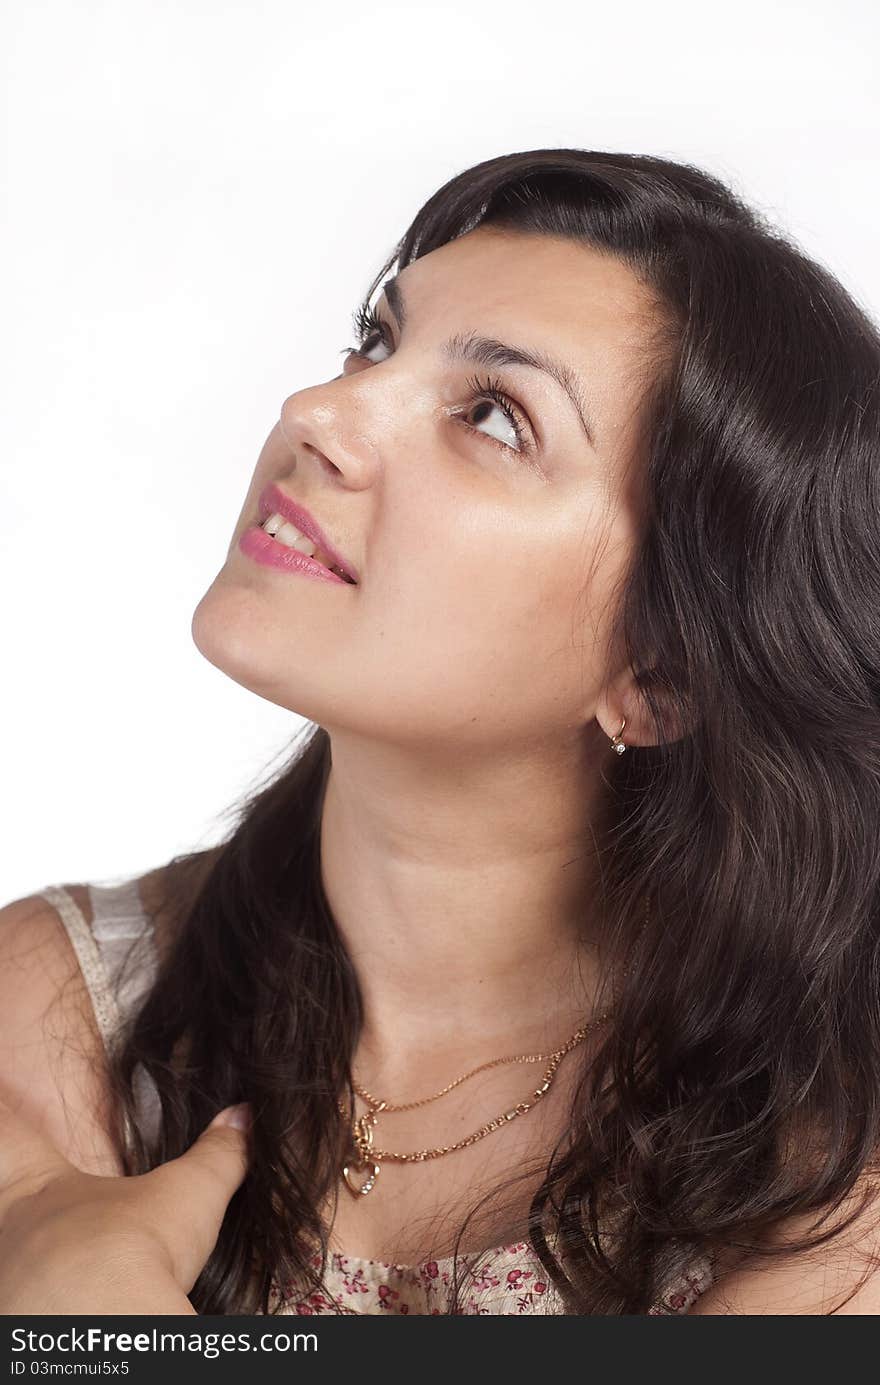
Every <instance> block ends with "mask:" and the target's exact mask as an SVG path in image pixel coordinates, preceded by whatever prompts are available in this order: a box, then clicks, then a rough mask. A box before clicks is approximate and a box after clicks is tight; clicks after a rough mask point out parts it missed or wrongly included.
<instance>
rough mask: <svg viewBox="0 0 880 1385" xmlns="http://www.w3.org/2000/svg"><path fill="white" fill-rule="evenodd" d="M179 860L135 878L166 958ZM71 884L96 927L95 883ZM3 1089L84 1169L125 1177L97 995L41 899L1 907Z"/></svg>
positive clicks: (173, 929) (174, 921) (173, 928)
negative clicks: (112, 1129)
mask: <svg viewBox="0 0 880 1385" xmlns="http://www.w3.org/2000/svg"><path fill="white" fill-rule="evenodd" d="M212 854H213V853H212V852H205V853H202V854H201V856H200V857H196V858H194V859H193V862H192V867H191V868H192V869H193V870H201V869H203V868H204V865H205V864H207V863H209V861H210V859H211V857H212ZM171 864H173V863H169V864H168V865H161V866H158V867H156V868H155V869H153V870H150V871H147V872H146V873H145V874H143V875H140V876H138V877H136V885H137V890H138V894H139V897H140V901H141V905H142V907H143V909H144V912H145V913H146V915H147V916H148V917H149V919H150V921H151V923H152V925H153V933H154V937H155V941H156V949H157V952H158V954H159V957H160V960H161V959H163V958H164V957H165V956H166V955H167V952H168V951H169V949H170V948H171V947H172V945H173V943H174V940H175V937H176V934H177V931H178V923H179V917H178V915H179V912H180V911H179V908H177V907H176V906H177V905H178V903H179V889H178V885H179V883H180V881H179V880H178V877H177V876H176V875H175V874H174V872H173V871H172V870H171V869H170V866H171ZM181 878H182V877H181ZM190 878H191V879H192V877H190ZM64 888H65V890H66V891H67V892H68V894H70V895H71V896H72V898H73V899H74V900H75V902H76V904H77V905H78V906H79V909H80V910H81V912H82V914H83V915H84V917H85V919H86V922H87V923H88V924H91V922H92V904H91V895H90V892H89V888H88V885H86V884H65V886H64ZM0 1090H2V1092H3V1096H4V1098H5V1099H6V1100H7V1101H8V1102H9V1103H10V1105H12V1106H13V1108H14V1109H16V1110H19V1111H20V1112H21V1114H22V1115H24V1116H25V1117H26V1118H27V1119H29V1120H31V1121H32V1122H33V1123H34V1124H36V1125H37V1126H38V1127H39V1128H41V1129H42V1130H43V1131H44V1132H45V1134H47V1135H48V1136H49V1138H50V1139H51V1140H52V1141H53V1143H54V1144H55V1145H56V1146H57V1147H58V1148H59V1149H60V1150H61V1152H62V1153H63V1154H64V1155H65V1156H66V1158H68V1159H69V1160H70V1161H71V1163H72V1164H74V1165H75V1166H76V1167H77V1168H79V1169H81V1170H82V1171H83V1172H85V1173H97V1174H119V1173H122V1166H121V1161H120V1159H119V1155H118V1152H117V1150H116V1148H115V1145H114V1142H113V1140H112V1138H111V1136H110V1134H109V1128H110V1121H109V1113H110V1110H111V1096H110V1087H109V1082H108V1079H107V1072H106V1053H105V1049H104V1042H103V1039H102V1037H101V1033H100V1030H99V1029H98V1025H97V1022H96V1020H95V1015H94V1011H93V1009H92V1001H91V997H90V995H89V991H88V987H87V985H86V981H85V977H84V976H83V974H82V970H81V968H80V964H79V960H78V958H77V955H76V953H75V951H74V948H73V945H72V943H71V941H70V938H69V936H68V933H67V929H66V928H65V926H64V923H63V921H62V920H61V918H60V916H59V914H58V912H57V911H56V910H55V909H54V908H53V906H52V905H51V904H50V903H49V901H48V900H47V899H46V898H44V896H42V895H40V894H33V895H27V896H25V897H23V898H21V899H15V900H13V901H12V902H11V903H9V904H6V905H5V906H3V907H0Z"/></svg>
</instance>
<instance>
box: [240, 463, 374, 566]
mask: <svg viewBox="0 0 880 1385" xmlns="http://www.w3.org/2000/svg"><path fill="white" fill-rule="evenodd" d="M259 514H260V520H261V521H262V520H264V519H266V517H267V516H268V515H271V514H279V515H283V516H284V518H285V519H286V520H288V521H289V523H291V524H292V525H293V526H294V528H296V529H298V530H299V532H300V533H301V534H305V535H306V536H307V537H308V538H310V539H311V540H312V542H313V543H314V544H315V545H316V547H318V548H320V549H321V550H323V553H322V556H324V557H327V558H329V559H330V563H331V564H332V565H333V566H335V567H338V568H341V569H342V571H343V572H344V573H345V574H346V575H347V576H348V577H350V578H351V579H352V582H357V581H358V574H357V572H356V571H355V569H354V568H353V567H352V565H351V563H350V562H349V561H348V559H347V558H346V557H344V555H343V554H342V553H340V552H339V549H338V548H336V547H335V546H334V545H333V544H332V543H331V542H330V540H329V539H328V538H327V535H326V534H325V533H324V531H323V529H322V528H321V526H320V525H319V524H318V522H317V520H315V519H313V518H312V516H311V515H310V514H309V512H308V510H306V509H304V508H303V506H302V505H298V504H297V503H296V501H295V500H291V498H290V496H288V495H285V494H284V492H283V491H282V490H281V489H280V488H279V487H278V486H276V485H275V483H274V481H272V482H270V483H269V485H267V486H265V487H264V488H263V490H262V492H261V494H260V499H259ZM261 532H263V531H262V530H261ZM266 537H267V538H268V537H269V536H268V535H266ZM273 542H274V540H273ZM281 546H282V547H283V545H281ZM287 551H288V552H289V553H295V552H296V549H288V550H287ZM307 561H309V562H315V559H307ZM316 566H318V567H320V568H322V570H323V571H327V570H328V569H326V568H324V566H323V564H322V563H316ZM341 580H343V579H341V578H337V581H341Z"/></svg>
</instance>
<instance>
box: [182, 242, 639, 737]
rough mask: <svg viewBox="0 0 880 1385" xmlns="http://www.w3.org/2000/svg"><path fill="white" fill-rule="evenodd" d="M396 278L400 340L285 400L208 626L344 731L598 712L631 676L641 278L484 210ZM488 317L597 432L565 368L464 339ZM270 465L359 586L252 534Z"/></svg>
mask: <svg viewBox="0 0 880 1385" xmlns="http://www.w3.org/2000/svg"><path fill="white" fill-rule="evenodd" d="M397 288H398V293H397V294H396V295H394V294H393V291H392V295H393V296H389V295H388V293H387V292H383V294H382V296H381V297H380V299H379V300H378V302H377V304H376V312H377V314H378V316H379V317H380V318H381V320H382V322H383V323H384V324H385V329H384V340H383V339H382V338H381V337H380V336H379V335H378V334H376V333H375V332H373V333H370V334H369V335H368V336H367V337H366V339H365V345H364V354H363V355H361V356H351V357H349V358H347V359H346V361H345V364H344V367H343V372H342V374H341V375H337V376H336V377H335V378H333V379H330V380H327V381H326V382H323V383H320V384H316V385H312V386H310V387H308V388H306V389H301V390H297V391H296V392H295V393H294V394H291V395H290V396H289V398H288V399H286V400H285V401H284V403H283V405H282V408H281V416H280V418H279V420H278V422H277V423H276V424H275V426H274V427H273V428H272V431H271V432H270V434H269V436H268V438H267V439H266V442H265V444H264V446H263V449H262V451H261V453H260V457H259V460H258V462H257V466H256V470H255V472H254V475H253V479H252V481H251V484H250V487H249V489H248V493H247V496H246V497H245V501H244V505H243V507H242V510H241V514H240V515H239V518H238V522H237V523H236V526H235V531H234V533H233V535H232V540H231V542H230V545H229V551H228V553H227V556H226V560H225V562H224V565H223V567H222V568H221V570H220V572H219V573H218V574H217V576H216V577H215V579H214V581H213V582H212V584H211V586H210V587H209V589H208V591H207V592H206V593H205V595H204V596H203V597H202V599H201V601H200V602H199V604H198V606H197V608H196V610H195V613H194V615H193V625H192V633H193V638H194V640H195V643H196V645H197V647H198V648H199V649H200V651H201V652H202V653H203V654H204V655H205V657H206V658H207V659H208V660H209V661H210V662H211V663H213V664H215V665H216V666H217V667H218V668H220V669H222V670H223V671H224V672H225V673H227V674H228V675H229V676H230V677H231V678H233V679H235V680H236V682H239V683H241V684H242V685H243V686H245V687H247V688H250V689H251V690H252V691H253V692H256V693H258V694H259V695H260V696H261V697H265V698H267V699H268V700H269V701H271V702H274V703H277V704H278V705H280V706H283V707H288V708H289V709H290V710H291V711H293V712H296V713H299V714H301V715H302V716H305V717H308V718H309V719H310V720H313V721H316V722H318V723H320V724H321V725H322V726H324V727H326V728H327V729H328V730H330V731H331V733H332V731H333V730H334V729H337V728H338V729H344V730H348V731H352V732H355V731H356V732H361V733H364V734H366V735H369V736H371V737H378V738H380V739H383V740H388V741H390V742H397V743H400V744H403V743H407V744H409V745H412V744H413V743H418V744H419V745H420V746H421V747H422V748H424V749H425V750H430V749H431V747H432V746H435V747H436V749H438V750H444V749H445V750H449V749H451V748H452V747H453V746H456V747H461V746H462V745H466V746H467V747H468V749H469V751H470V753H474V752H475V751H478V750H480V749H485V750H487V751H493V750H496V751H497V749H498V748H499V747H504V746H508V747H509V746H512V745H513V744H514V743H516V742H517V741H523V742H525V741H528V740H533V739H534V737H535V734H536V728H540V734H541V736H542V738H543V737H545V736H550V737H553V736H555V735H557V734H559V733H563V734H565V733H568V732H570V731H571V730H572V729H575V728H580V727H583V726H584V725H585V723H587V722H589V721H590V720H591V718H592V716H593V712H594V709H595V705H596V700H597V696H598V693H599V690H600V688H601V686H602V684H603V682H604V681H605V679H606V677H608V678H610V677H612V676H614V675H615V674H617V673H618V672H619V670H618V669H616V668H614V667H612V666H610V664H609V655H608V652H607V650H606V648H605V638H604V637H605V632H606V630H607V626H608V622H609V621H610V619H611V616H612V614H613V611H614V602H615V600H616V596H617V588H618V584H619V582H620V580H621V579H622V577H623V576H624V575H625V572H626V569H627V568H628V566H629V562H630V559H631V557H632V554H633V545H634V542H635V540H636V537H637V516H638V504H637V499H636V495H637V486H638V467H637V466H633V465H631V464H632V463H633V461H634V457H635V450H636V448H637V446H638V430H639V404H640V400H641V397H642V390H643V384H644V373H643V372H644V369H645V363H646V343H647V341H648V335H649V332H650V328H651V322H652V318H651V307H650V301H649V299H648V296H647V293H646V291H645V290H644V289H643V288H642V287H641V286H640V285H639V283H638V281H637V280H636V278H635V276H634V275H633V274H632V273H631V271H630V270H629V269H627V268H626V267H625V266H624V265H623V264H621V263H620V262H619V261H617V260H616V259H614V258H611V257H608V256H604V255H601V254H600V253H598V252H596V251H594V250H591V249H588V248H585V247H583V246H580V245H576V244H575V243H573V242H569V241H566V240H563V239H561V238H560V239H555V238H554V239H550V238H547V237H543V236H535V235H528V236H526V235H522V234H514V233H508V234H505V233H501V232H499V231H498V230H493V229H492V228H488V227H480V228H478V229H477V230H475V231H472V232H470V233H469V234H467V235H465V236H463V237H462V238H460V239H459V240H457V241H454V242H452V243H451V244H449V245H446V246H443V247H441V248H440V249H439V250H435V251H433V252H432V253H431V254H428V255H425V256H423V257H422V258H421V259H418V260H416V261H414V262H413V263H412V264H410V265H408V266H407V267H406V268H405V269H404V270H403V271H402V272H401V273H400V275H399V276H398V279H397ZM401 300H402V303H403V310H404V312H405V323H401V322H400V320H399V318H398V316H396V314H395V312H394V311H393V309H394V308H397V311H398V313H399V312H400V311H401V309H400V302H401ZM478 337H479V338H494V339H496V341H498V342H501V343H504V344H506V345H508V346H513V347H516V348H518V349H519V350H520V351H526V352H530V353H534V354H535V355H539V356H548V357H551V358H552V359H553V360H554V361H555V362H558V363H559V364H560V365H561V366H562V367H564V369H565V370H566V371H567V372H568V374H569V376H570V377H571V380H572V382H575V381H576V384H574V383H573V389H575V390H576V391H578V392H579V393H580V395H581V404H582V408H583V411H584V414H585V418H586V422H587V426H588V427H589V429H590V430H591V432H592V441H591V440H590V439H589V438H588V436H587V433H586V432H585V430H584V424H583V423H582V422H581V419H580V417H579V413H578V409H577V407H576V406H575V404H574V403H573V402H572V399H571V398H570V397H569V394H568V393H567V392H566V390H565V389H564V388H563V386H562V385H561V384H560V383H559V381H558V380H556V379H554V378H552V377H551V375H549V374H546V373H544V372H543V371H541V370H538V369H536V368H534V367H533V366H530V365H526V364H513V365H508V364H495V361H497V360H498V359H499V358H498V356H497V354H496V356H495V357H494V358H493V360H492V361H491V362H490V363H489V364H488V365H487V364H485V363H484V362H485V357H484V358H483V360H479V359H475V358H473V357H472V356H467V357H463V356H462V355H461V354H460V352H461V348H467V344H468V342H469V341H473V340H474V339H476V338H478ZM453 339H454V340H453ZM456 347H458V348H459V351H458V352H456V349H455V348H456ZM474 377H476V382H477V388H476V389H475V388H474V387H473V386H474V382H475V381H474ZM487 383H488V384H490V385H491V386H492V387H493V388H497V389H499V390H500V391H502V392H503V394H504V395H507V396H509V398H510V400H511V404H510V405H509V406H507V405H506V403H505V401H504V399H501V400H500V401H499V400H498V399H493V398H491V397H488V396H487V395H486V391H485V386H486V384H487ZM507 407H510V408H511V409H512V411H513V414H512V418H511V416H509V415H508V413H507V412H506V408H507ZM512 420H515V422H514V421H512ZM269 483H274V484H275V485H276V486H278V487H279V488H280V489H281V490H282V491H283V492H284V493H285V494H286V495H287V496H289V497H291V498H292V499H293V500H294V501H296V502H297V503H298V504H299V505H301V506H304V507H305V508H306V509H307V510H308V511H309V512H310V513H311V515H312V516H313V517H314V518H315V519H316V520H317V522H318V524H319V525H320V526H321V528H322V530H323V531H324V533H325V534H326V536H327V537H328V539H329V540H330V541H331V542H332V543H333V544H334V545H335V547H336V549H337V550H338V552H340V553H341V554H342V555H343V556H344V557H346V558H347V559H349V560H350V562H351V564H352V565H353V567H354V569H355V571H356V572H357V574H358V584H357V585H350V584H348V583H343V582H330V581H325V580H320V579H315V578H314V577H310V576H306V575H304V574H303V573H302V572H297V571H283V570H280V569H278V568H275V567H268V566H264V565H262V564H259V563H257V562H255V561H254V559H253V558H252V557H250V556H247V554H246V553H245V552H243V551H242V550H241V549H240V548H239V539H240V538H241V536H242V534H243V533H244V532H245V530H247V529H248V528H249V527H250V526H252V525H254V524H255V523H259V519H260V517H259V514H258V500H259V497H260V494H261V492H262V491H263V489H264V487H265V486H266V485H267V484H269Z"/></svg>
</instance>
